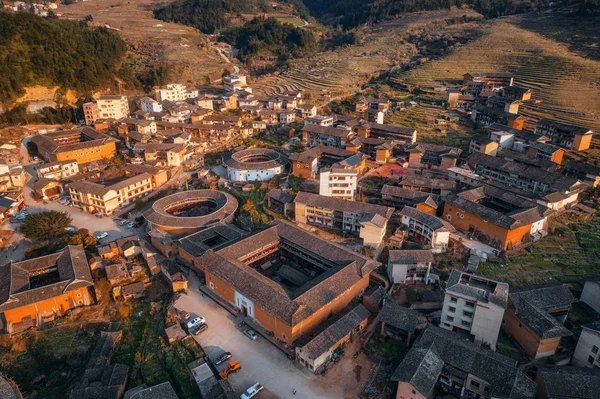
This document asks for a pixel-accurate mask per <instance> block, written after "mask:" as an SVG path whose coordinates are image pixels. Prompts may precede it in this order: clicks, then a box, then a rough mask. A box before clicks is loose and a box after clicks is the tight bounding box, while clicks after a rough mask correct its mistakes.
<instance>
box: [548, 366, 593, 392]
mask: <svg viewBox="0 0 600 399" xmlns="http://www.w3.org/2000/svg"><path fill="white" fill-rule="evenodd" d="M539 373H540V376H541V382H542V383H543V385H544V388H545V392H546V393H547V395H548V396H547V397H548V398H550V399H567V398H569V399H598V397H600V394H599V392H598V389H599V388H600V371H599V370H598V369H589V368H584V367H572V366H560V367H559V366H550V365H541V366H539Z"/></svg>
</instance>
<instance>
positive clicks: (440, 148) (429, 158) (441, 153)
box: [405, 143, 462, 170]
mask: <svg viewBox="0 0 600 399" xmlns="http://www.w3.org/2000/svg"><path fill="white" fill-rule="evenodd" d="M405 151H406V152H407V153H408V166H409V167H410V168H419V169H439V170H447V169H448V168H452V167H454V166H456V160H457V159H458V157H459V156H460V154H461V153H462V150H460V149H458V148H454V147H448V146H445V145H437V144H426V143H416V144H413V145H410V146H408V147H406V149H405Z"/></svg>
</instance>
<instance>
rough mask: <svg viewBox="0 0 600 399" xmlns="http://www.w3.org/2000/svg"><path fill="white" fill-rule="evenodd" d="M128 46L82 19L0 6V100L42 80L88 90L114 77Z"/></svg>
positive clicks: (110, 81) (108, 81)
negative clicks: (11, 10)
mask: <svg viewBox="0 0 600 399" xmlns="http://www.w3.org/2000/svg"><path fill="white" fill-rule="evenodd" d="M126 49H127V47H126V44H125V42H123V40H121V38H120V37H119V35H118V34H116V33H113V32H110V31H108V30H106V29H104V28H94V29H92V28H90V27H88V26H87V25H86V23H85V22H74V21H66V20H58V19H56V18H52V17H49V18H41V17H38V16H35V15H33V14H28V13H6V12H0V101H12V100H14V99H16V98H17V97H18V96H19V95H22V94H23V93H24V87H26V86H30V85H34V84H41V85H46V86H60V87H61V88H63V89H74V90H77V91H80V92H86V91H90V90H93V89H96V88H98V87H102V86H106V85H108V84H110V83H112V81H113V79H114V77H115V75H116V74H117V72H118V69H119V66H120V62H121V59H122V57H123V55H124V54H125V51H126Z"/></svg>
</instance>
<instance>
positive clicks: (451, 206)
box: [443, 185, 549, 251]
mask: <svg viewBox="0 0 600 399" xmlns="http://www.w3.org/2000/svg"><path fill="white" fill-rule="evenodd" d="M445 201H446V202H445V205H444V211H443V217H444V219H445V220H447V221H448V222H449V223H450V224H452V225H453V226H454V227H455V228H456V229H457V230H459V231H463V232H469V233H471V234H472V236H473V237H474V238H477V239H478V240H480V241H483V242H485V243H487V244H488V245H490V246H493V247H494V248H496V249H499V250H501V251H502V250H507V249H511V248H514V247H516V246H517V245H519V244H521V243H523V242H530V241H534V240H536V239H538V238H541V236H542V234H544V229H545V228H546V221H547V215H548V213H549V211H548V209H547V208H545V207H543V206H542V205H539V204H536V203H534V202H531V201H528V200H525V199H522V198H520V197H518V196H517V195H515V194H513V193H510V192H507V191H505V190H501V189H499V188H496V187H493V186H490V185H483V186H480V187H477V188H473V189H470V190H467V191H463V192H461V193H458V194H449V195H447V196H446V198H445Z"/></svg>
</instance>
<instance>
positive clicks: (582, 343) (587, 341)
mask: <svg viewBox="0 0 600 399" xmlns="http://www.w3.org/2000/svg"><path fill="white" fill-rule="evenodd" d="M571 364H572V365H573V366H577V367H590V368H600V321H595V322H593V323H590V324H586V325H584V326H581V335H580V336H579V340H578V341H577V347H576V348H575V353H573V358H572V359H571Z"/></svg>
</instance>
